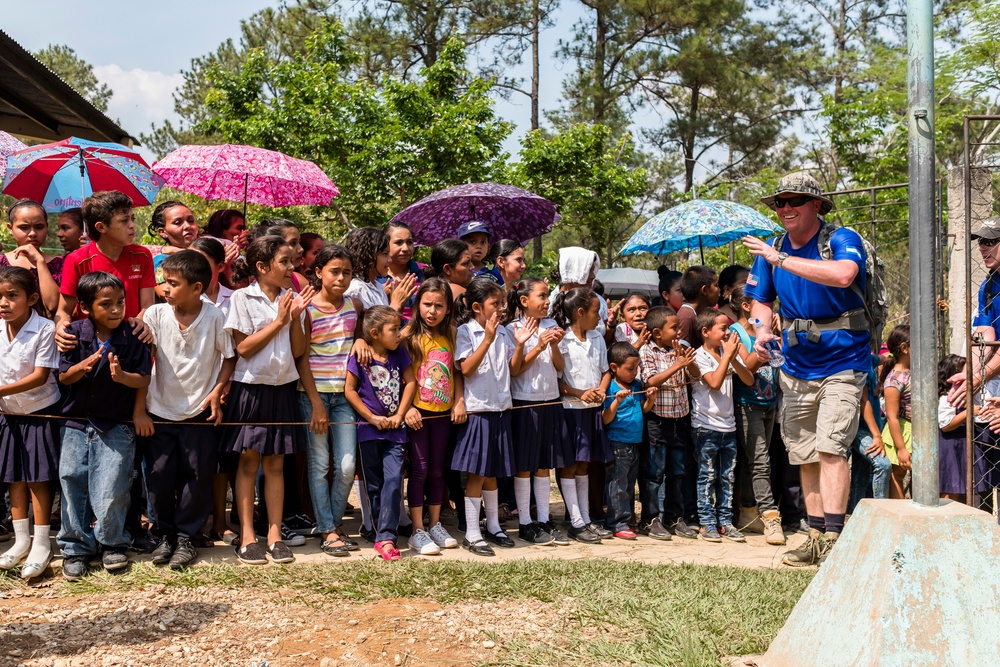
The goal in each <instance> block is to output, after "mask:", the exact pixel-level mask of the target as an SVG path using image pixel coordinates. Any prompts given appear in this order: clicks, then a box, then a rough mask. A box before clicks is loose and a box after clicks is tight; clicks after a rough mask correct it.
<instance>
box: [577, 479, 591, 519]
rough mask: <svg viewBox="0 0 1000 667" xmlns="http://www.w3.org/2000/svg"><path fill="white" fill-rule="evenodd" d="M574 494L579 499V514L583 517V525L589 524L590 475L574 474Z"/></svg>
mask: <svg viewBox="0 0 1000 667" xmlns="http://www.w3.org/2000/svg"><path fill="white" fill-rule="evenodd" d="M576 495H577V497H578V498H579V500H580V516H581V517H583V525H585V526H586V525H589V524H590V477H588V476H587V475H577V476H576Z"/></svg>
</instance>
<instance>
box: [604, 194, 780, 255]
mask: <svg viewBox="0 0 1000 667" xmlns="http://www.w3.org/2000/svg"><path fill="white" fill-rule="evenodd" d="M781 230H782V228H781V226H780V225H778V223H776V222H774V221H772V220H770V219H768V218H767V216H765V215H764V214H762V213H760V212H758V211H755V210H754V209H752V208H750V207H749V206H744V205H743V204H737V203H736V202H731V201H723V200H718V199H695V200H693V201H689V202H684V203H683V204H678V205H677V206H674V207H673V208H669V209H667V210H666V211H661V212H660V213H657V214H656V215H654V216H653V217H652V218H650V219H649V220H647V221H646V224H644V225H643V226H642V227H641V228H640V229H639V231H637V232H636V233H635V234H633V235H632V238H630V239H629V240H628V243H626V244H625V247H624V248H622V254H623V255H634V254H636V253H640V252H651V253H653V254H654V255H666V254H667V253H668V252H676V251H678V250H694V249H695V248H699V249H701V250H702V262H704V261H705V260H704V248H715V247H717V246H720V245H725V244H727V243H729V242H730V241H738V240H739V239H741V238H743V237H744V236H747V235H751V236H771V235H772V234H777V233H778V232H780V231H781Z"/></svg>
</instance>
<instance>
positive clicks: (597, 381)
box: [559, 329, 608, 410]
mask: <svg viewBox="0 0 1000 667" xmlns="http://www.w3.org/2000/svg"><path fill="white" fill-rule="evenodd" d="M559 351H560V352H562V355H563V372H562V380H563V382H565V383H566V384H568V385H569V386H571V387H573V388H574V389H593V388H595V387H599V386H600V385H601V376H603V375H604V374H605V373H606V372H607V371H608V346H607V345H606V344H605V343H604V335H603V334H600V333H598V331H597V329H591V330H590V331H588V332H587V337H586V338H585V339H584V340H580V339H579V338H577V337H576V334H575V333H573V330H572V329H566V335H565V336H563V339H562V340H561V341H559ZM602 405H603V402H598V403H584V402H582V401H580V400H579V399H577V398H574V397H572V396H563V407H564V408H567V409H572V410H583V409H584V408H599V407H601V406H602Z"/></svg>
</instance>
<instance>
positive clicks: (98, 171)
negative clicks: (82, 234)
mask: <svg viewBox="0 0 1000 667" xmlns="http://www.w3.org/2000/svg"><path fill="white" fill-rule="evenodd" d="M163 185H164V181H163V179H162V178H160V177H159V176H157V175H156V174H154V173H153V171H152V170H151V169H150V168H149V165H148V164H146V161H145V160H143V159H142V156H140V155H139V154H138V153H136V152H135V151H133V150H131V149H129V148H127V147H125V146H122V145H121V144H115V143H102V142H99V141H87V140H86V139H78V138H76V137H70V138H69V139H63V140H62V141H59V142H56V143H54V144H43V145H41V146H32V147H30V148H26V149H24V150H21V151H18V152H16V153H13V154H12V155H9V156H7V175H6V178H5V186H4V189H3V193H4V194H7V195H10V196H11V197H17V198H18V199H34V200H35V201H38V202H40V203H41V204H42V206H43V207H45V210H47V211H52V212H58V211H65V210H66V209H70V208H76V207H78V206H82V205H83V200H84V199H86V198H87V197H89V196H90V195H92V194H93V193H94V192H99V191H101V190H119V191H121V192H123V193H125V194H126V195H127V196H128V197H129V198H130V199H131V200H132V204H133V205H134V206H149V205H150V204H151V203H152V202H153V198H154V197H156V193H157V192H159V191H160V188H162V187H163Z"/></svg>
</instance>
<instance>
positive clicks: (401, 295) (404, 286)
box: [386, 273, 417, 310]
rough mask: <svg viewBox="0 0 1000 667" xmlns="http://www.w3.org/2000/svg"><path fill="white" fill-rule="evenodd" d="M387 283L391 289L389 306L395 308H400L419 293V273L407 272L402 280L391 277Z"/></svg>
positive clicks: (388, 293)
mask: <svg viewBox="0 0 1000 667" xmlns="http://www.w3.org/2000/svg"><path fill="white" fill-rule="evenodd" d="M387 285H388V286H389V291H388V292H386V294H387V295H388V297H389V306H390V307H391V308H392V309H393V310H400V309H401V308H402V307H403V306H405V305H406V302H407V301H409V300H410V297H411V296H413V295H414V294H416V293H417V274H415V273H407V274H406V276H404V277H403V279H402V280H399V281H396V280H392V279H391V278H390V279H389V281H388V283H387Z"/></svg>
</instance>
